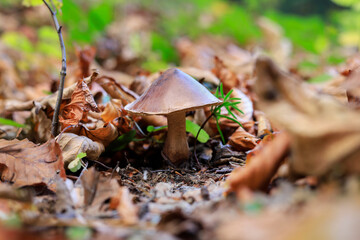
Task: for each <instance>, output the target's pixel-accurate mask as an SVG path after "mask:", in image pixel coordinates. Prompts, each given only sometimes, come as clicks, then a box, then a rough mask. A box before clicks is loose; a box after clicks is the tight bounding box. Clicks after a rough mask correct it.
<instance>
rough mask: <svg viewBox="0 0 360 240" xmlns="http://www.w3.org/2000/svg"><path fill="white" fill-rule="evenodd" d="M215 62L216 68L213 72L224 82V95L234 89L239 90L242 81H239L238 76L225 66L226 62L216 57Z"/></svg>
mask: <svg viewBox="0 0 360 240" xmlns="http://www.w3.org/2000/svg"><path fill="white" fill-rule="evenodd" d="M214 61H215V67H214V68H213V70H212V72H213V73H214V74H215V76H216V77H217V78H219V79H220V81H221V82H222V84H223V87H224V93H225V94H226V93H227V92H229V91H230V89H232V88H239V87H240V80H239V79H238V77H237V76H236V74H235V73H233V72H232V71H230V70H229V69H228V68H227V67H226V66H225V64H224V62H223V61H221V60H220V58H218V57H216V56H215V58H214Z"/></svg>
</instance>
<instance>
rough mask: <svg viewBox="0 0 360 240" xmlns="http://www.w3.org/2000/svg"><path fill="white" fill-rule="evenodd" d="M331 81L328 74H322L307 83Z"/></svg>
mask: <svg viewBox="0 0 360 240" xmlns="http://www.w3.org/2000/svg"><path fill="white" fill-rule="evenodd" d="M330 79H332V77H331V76H330V75H328V74H322V75H319V76H316V77H314V78H311V79H309V80H308V82H309V83H322V82H326V81H328V80H330Z"/></svg>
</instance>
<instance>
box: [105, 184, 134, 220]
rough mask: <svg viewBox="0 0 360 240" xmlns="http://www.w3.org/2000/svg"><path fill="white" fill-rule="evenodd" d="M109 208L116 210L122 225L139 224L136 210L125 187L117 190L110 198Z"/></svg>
mask: <svg viewBox="0 0 360 240" xmlns="http://www.w3.org/2000/svg"><path fill="white" fill-rule="evenodd" d="M112 184H118V183H117V182H115V183H112ZM110 207H111V208H112V209H116V210H117V212H118V213H119V215H120V217H121V220H122V221H123V223H124V224H126V225H134V224H136V223H138V222H139V217H138V208H137V207H136V206H135V205H134V203H133V201H132V196H131V194H130V192H129V189H128V188H127V187H120V188H119V189H118V191H117V192H116V195H115V196H113V197H112V198H111V201H110Z"/></svg>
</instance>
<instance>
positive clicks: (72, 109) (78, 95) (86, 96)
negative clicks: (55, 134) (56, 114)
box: [60, 79, 100, 128]
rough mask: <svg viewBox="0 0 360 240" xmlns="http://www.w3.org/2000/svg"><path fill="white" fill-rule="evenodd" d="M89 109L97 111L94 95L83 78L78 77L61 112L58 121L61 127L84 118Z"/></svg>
mask: <svg viewBox="0 0 360 240" xmlns="http://www.w3.org/2000/svg"><path fill="white" fill-rule="evenodd" d="M89 111H95V112H99V111H100V110H99V109H98V107H97V104H96V102H95V100H94V97H93V96H92V94H91V93H90V89H89V88H88V86H87V84H86V83H85V82H84V80H82V79H80V80H79V81H78V83H77V85H76V88H75V90H74V92H73V94H72V95H71V101H70V103H69V104H67V105H66V106H65V107H64V108H63V109H62V112H61V115H60V123H61V125H62V128H66V127H67V126H70V125H77V124H78V123H79V122H80V121H81V120H85V119H86V113H87V112H89Z"/></svg>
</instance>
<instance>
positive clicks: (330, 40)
mask: <svg viewBox="0 0 360 240" xmlns="http://www.w3.org/2000/svg"><path fill="white" fill-rule="evenodd" d="M48 1H50V0H48ZM19 2H22V3H23V4H25V5H27V6H36V5H39V4H41V2H42V0H1V2H0V7H8V6H11V4H14V5H15V4H18V3H19ZM53 3H55V5H56V6H57V7H60V6H61V10H60V11H59V14H58V17H59V21H60V23H61V24H63V25H64V29H65V31H64V33H65V39H66V41H67V46H69V48H70V47H71V46H72V45H73V43H76V44H80V45H82V44H94V43H95V42H96V41H97V39H99V37H101V36H104V35H105V34H106V28H107V27H108V26H109V25H110V24H111V23H112V22H113V21H116V20H117V19H120V18H124V17H126V16H125V14H124V12H125V10H124V9H127V8H126V7H127V6H129V5H132V6H134V5H137V6H139V7H140V8H139V9H142V10H147V11H149V12H151V13H153V14H154V15H155V16H156V22H155V23H154V26H152V32H151V33H150V39H149V42H150V45H149V46H150V49H149V50H150V52H146V56H145V58H146V59H145V61H144V62H143V64H142V67H144V68H145V69H147V70H150V71H157V70H159V69H162V68H166V67H167V66H168V65H169V64H178V62H179V56H178V54H177V51H176V49H175V47H174V43H175V42H176V40H177V39H178V38H180V37H182V36H187V37H189V38H190V39H197V38H199V37H201V36H204V35H219V36H226V37H229V38H232V39H234V40H235V41H237V42H238V43H239V44H240V45H243V46H246V45H247V44H249V43H253V42H255V41H259V40H260V41H261V40H262V34H261V31H260V29H259V27H258V26H257V23H256V21H257V18H258V17H259V16H266V17H267V18H269V19H271V20H272V21H274V22H276V23H278V24H279V25H280V26H281V27H282V28H283V30H284V35H285V37H287V38H288V39H290V40H291V42H292V43H293V44H294V46H295V49H297V50H301V51H305V52H309V53H313V54H316V55H324V54H325V55H326V56H325V58H324V59H326V62H327V63H329V64H338V63H340V62H342V61H343V57H341V56H340V57H339V56H335V55H334V53H333V52H332V49H333V47H334V46H346V47H357V48H359V47H360V34H359V33H360V1H358V0H318V1H316V2H314V1H312V0H297V1H288V0H172V1H168V0H132V1H125V0H53ZM37 31H38V36H39V43H37V44H36V45H34V44H33V43H31V42H30V41H29V40H28V39H27V38H26V36H25V35H22V34H21V33H15V32H9V33H5V34H3V35H2V36H1V39H2V40H3V41H4V42H5V43H6V44H7V45H9V46H12V47H16V48H18V49H21V50H22V51H24V52H28V53H33V52H40V53H43V54H45V55H53V56H54V55H55V56H56V57H59V54H60V51H58V50H59V47H58V44H57V43H56V41H57V36H56V33H55V32H54V33H52V31H51V28H50V27H44V28H40V29H38V30H37ZM130 38H131V40H130V45H131V46H130V47H131V49H132V50H134V51H135V52H139V53H142V52H143V50H144V47H143V46H142V45H141V44H142V43H141V41H140V38H139V37H138V36H137V35H134V36H131V37H130Z"/></svg>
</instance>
